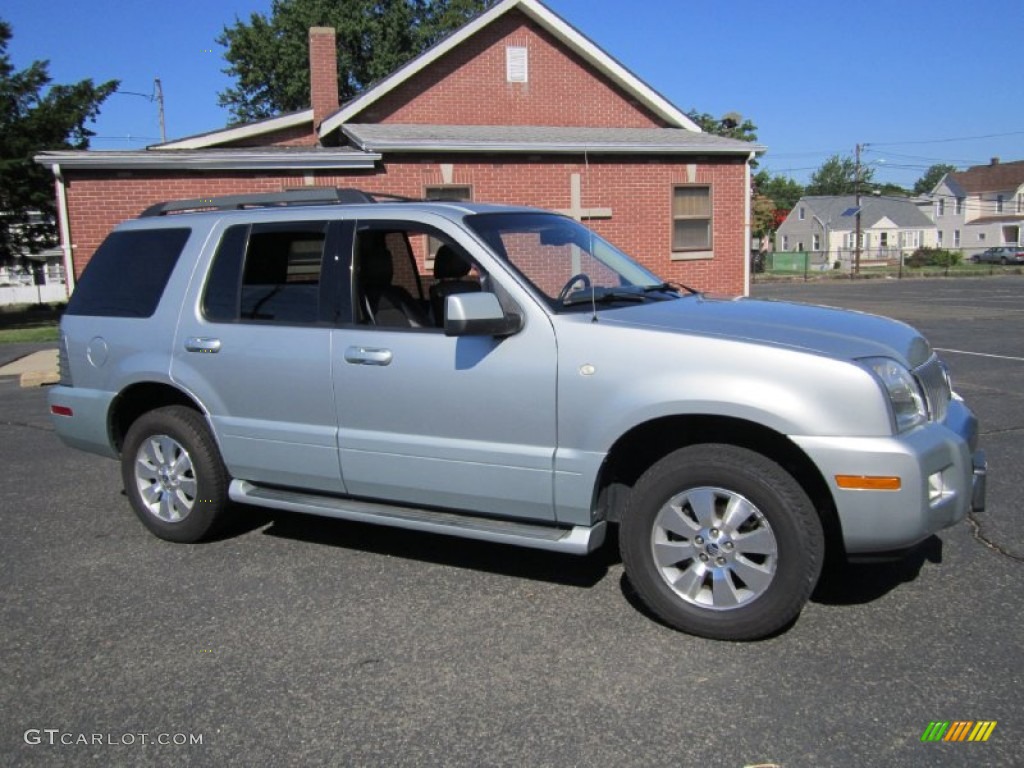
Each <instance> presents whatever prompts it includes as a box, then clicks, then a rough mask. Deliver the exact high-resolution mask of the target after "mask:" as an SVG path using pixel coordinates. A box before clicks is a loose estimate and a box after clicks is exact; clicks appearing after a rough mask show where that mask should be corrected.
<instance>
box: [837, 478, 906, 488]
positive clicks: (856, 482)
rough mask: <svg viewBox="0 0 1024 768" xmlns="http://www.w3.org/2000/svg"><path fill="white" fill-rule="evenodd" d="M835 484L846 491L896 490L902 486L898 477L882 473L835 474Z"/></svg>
mask: <svg viewBox="0 0 1024 768" xmlns="http://www.w3.org/2000/svg"><path fill="white" fill-rule="evenodd" d="M836 485H838V486H839V487H840V488H845V489H846V490H848V491H898V490H899V489H900V488H901V487H902V483H901V482H900V479H899V478H898V477H887V476H884V475H882V476H875V475H836Z"/></svg>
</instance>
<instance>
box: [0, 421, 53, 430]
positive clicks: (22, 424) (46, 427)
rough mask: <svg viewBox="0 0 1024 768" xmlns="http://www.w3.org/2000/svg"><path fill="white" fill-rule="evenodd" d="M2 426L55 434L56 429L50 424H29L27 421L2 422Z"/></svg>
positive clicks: (0, 423) (0, 422) (0, 424)
mask: <svg viewBox="0 0 1024 768" xmlns="http://www.w3.org/2000/svg"><path fill="white" fill-rule="evenodd" d="M0 426H3V427H23V428H25V429H36V430H39V431H40V432H54V431H55V430H54V428H53V427H52V426H51V425H49V424H29V423H28V422H27V421H0Z"/></svg>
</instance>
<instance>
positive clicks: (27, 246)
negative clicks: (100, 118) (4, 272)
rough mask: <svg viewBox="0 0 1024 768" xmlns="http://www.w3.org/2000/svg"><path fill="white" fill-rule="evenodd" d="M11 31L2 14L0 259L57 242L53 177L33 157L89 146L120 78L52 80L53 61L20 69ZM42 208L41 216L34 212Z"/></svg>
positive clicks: (0, 45) (39, 62)
mask: <svg viewBox="0 0 1024 768" xmlns="http://www.w3.org/2000/svg"><path fill="white" fill-rule="evenodd" d="M12 35H13V33H12V31H11V26H10V24H8V23H7V22H5V21H3V20H2V19H0V262H3V263H10V262H11V261H13V260H16V259H18V258H20V257H22V256H23V255H25V254H28V253H38V252H39V251H42V250H43V249H45V248H47V247H49V246H51V245H53V244H54V243H55V242H56V235H57V229H56V225H55V222H56V210H55V208H56V206H55V201H54V194H53V177H52V176H51V175H50V172H49V171H48V170H46V169H45V168H43V167H42V166H40V165H38V164H36V163H35V162H33V160H32V157H33V156H34V155H35V154H36V153H38V152H41V151H43V150H51V149H87V148H88V146H89V137H90V136H92V135H93V133H92V131H90V130H89V129H88V128H86V125H87V124H88V123H89V122H91V121H92V120H95V119H96V116H97V115H98V114H99V110H100V105H101V104H102V103H103V101H104V100H105V99H106V98H107V97H108V96H109V95H110V94H111V93H113V92H114V91H115V90H117V85H118V84H117V81H114V80H112V81H110V82H107V83H104V84H103V85H94V84H93V82H92V80H82V81H81V82H79V83H75V84H73V85H50V76H49V73H48V68H49V62H46V61H35V62H32V64H30V65H29V66H28V67H27V68H25V69H23V70H20V71H17V70H15V68H14V65H13V64H12V63H11V59H10V56H8V54H7V47H8V43H9V42H10V40H11V37H12ZM34 212H39V213H41V214H42V216H41V217H33V216H31V214H32V213H34Z"/></svg>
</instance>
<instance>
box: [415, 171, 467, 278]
mask: <svg viewBox="0 0 1024 768" xmlns="http://www.w3.org/2000/svg"><path fill="white" fill-rule="evenodd" d="M423 199H424V200H447V201H449V202H461V201H469V200H472V199H473V188H472V187H469V186H467V185H465V184H444V185H438V186H434V187H425V188H424V189H423ZM425 247H426V261H425V263H424V267H425V268H426V269H427V270H433V269H434V256H435V255H436V254H437V249H438V248H440V247H441V241H440V240H438V239H437V238H436V237H431V236H430V235H427V242H426V246H425Z"/></svg>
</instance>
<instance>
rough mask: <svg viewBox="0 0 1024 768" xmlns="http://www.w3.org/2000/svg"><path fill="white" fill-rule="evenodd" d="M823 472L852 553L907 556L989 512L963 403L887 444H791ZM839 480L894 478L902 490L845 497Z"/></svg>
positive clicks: (972, 423) (822, 440) (981, 458)
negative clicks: (971, 516)
mask: <svg viewBox="0 0 1024 768" xmlns="http://www.w3.org/2000/svg"><path fill="white" fill-rule="evenodd" d="M792 439H793V440H794V442H796V443H797V445H799V446H800V447H801V448H802V449H803V450H804V451H805V452H806V453H807V455H808V456H810V457H811V459H812V460H813V461H814V463H815V464H816V465H817V466H818V468H819V469H820V470H821V473H822V475H823V476H824V478H825V481H826V482H827V483H828V485H829V488H830V489H831V491H832V497H833V499H834V500H835V503H836V510H837V512H838V515H839V522H840V525H841V527H842V532H843V541H844V543H845V545H846V551H847V553H848V554H851V555H857V554H869V553H877V552H891V551H894V550H899V549H906V548H908V547H911V546H913V545H914V544H916V543H917V542H919V541H921V540H923V539H925V538H927V537H928V536H931V535H932V534H934V533H936V532H937V531H940V530H942V529H943V528H947V527H949V526H951V525H954V524H955V523H958V522H960V521H961V520H963V519H964V518H965V517H966V516H967V514H968V512H970V511H971V509H983V508H984V506H985V492H986V476H987V465H986V462H985V454H984V452H983V451H980V450H978V448H977V440H978V421H977V419H976V418H975V417H974V414H973V413H971V411H970V410H969V409H968V408H967V406H966V405H964V403H963V401H962V400H959V399H956V398H955V399H954V400H953V401H952V402H951V403H950V407H949V413H948V414H947V417H946V420H945V421H944V422H941V423H931V424H928V425H926V426H923V427H920V428H918V429H915V430H912V431H910V432H908V433H906V434H903V435H898V436H894V437H883V438H848V437H847V438H841V437H794V438H792ZM837 475H857V476H868V477H871V476H884V477H892V476H897V477H899V478H900V487H899V489H898V490H848V489H843V488H840V487H839V486H838V484H837V482H836V476H837Z"/></svg>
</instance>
